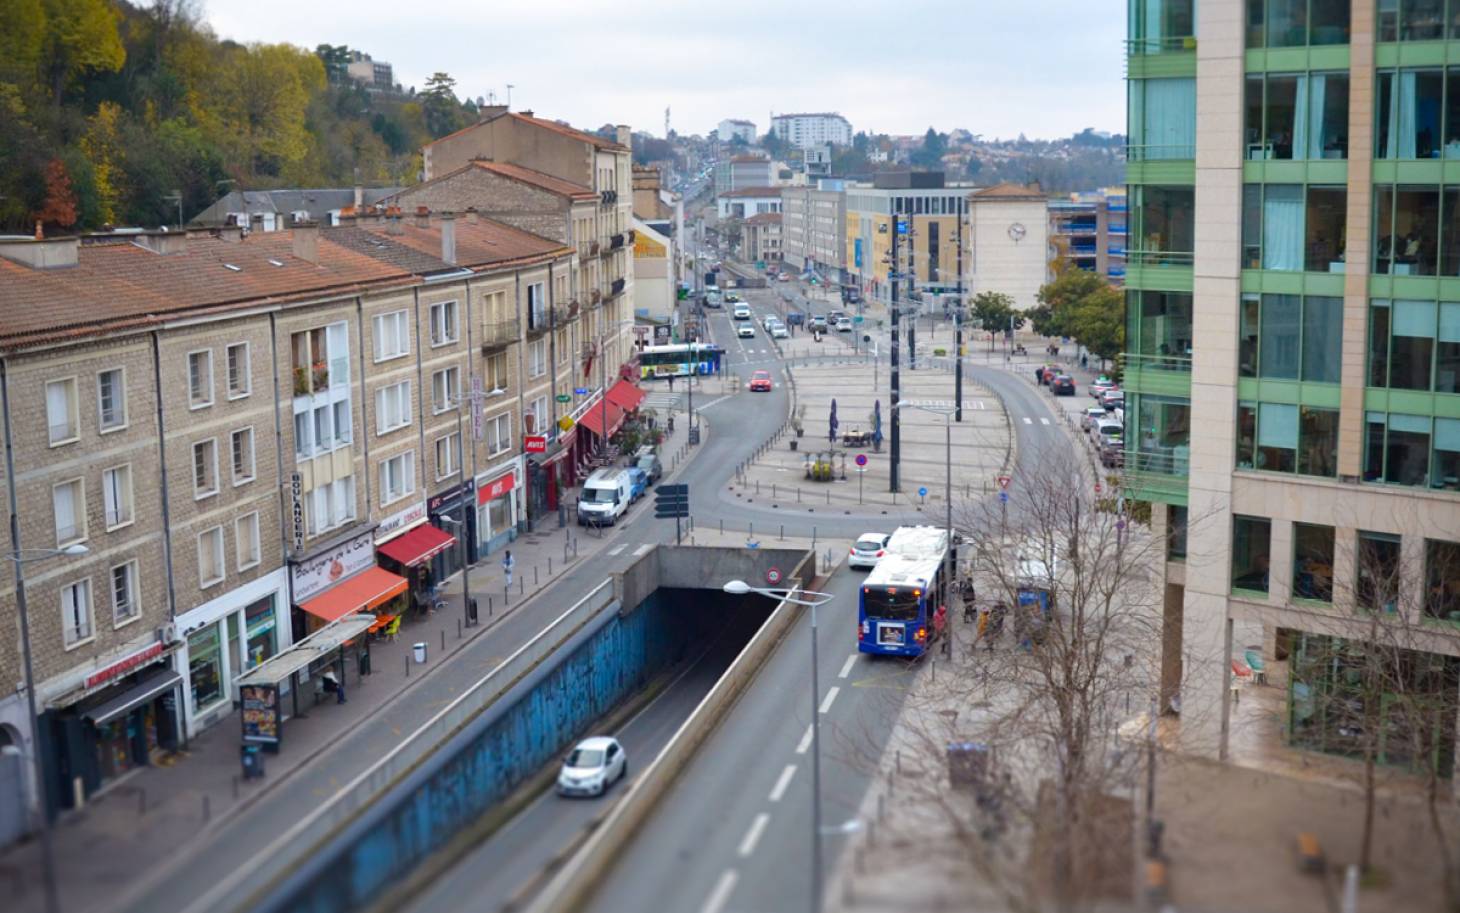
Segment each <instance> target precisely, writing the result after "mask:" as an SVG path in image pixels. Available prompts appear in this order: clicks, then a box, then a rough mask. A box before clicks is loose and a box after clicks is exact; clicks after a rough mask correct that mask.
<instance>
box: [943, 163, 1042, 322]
mask: <svg viewBox="0 0 1460 913" xmlns="http://www.w3.org/2000/svg"><path fill="white" fill-rule="evenodd" d="M967 210H968V216H967V218H968V222H967V224H966V227H965V229H964V232H963V236H964V238H965V239H966V241H965V244H966V245H967V247H966V249H965V252H964V257H963V273H964V288H965V289H967V290H968V294H969V295H970V296H973V295H977V294H978V293H979V292H1003V293H1004V294H1006V295H1009V296H1011V297H1012V298H1013V299H1014V306H1015V307H1017V308H1018V309H1019V310H1021V311H1027V310H1029V309H1030V308H1033V307H1035V306H1036V305H1037V304H1038V303H1039V301H1038V299H1037V298H1036V295H1037V294H1038V292H1039V287H1040V286H1041V285H1043V284H1044V283H1045V281H1046V280H1047V279H1048V273H1049V201H1048V200H1047V199H1046V198H1045V196H1044V194H1042V193H1040V192H1039V190H1038V189H1036V188H1033V187H1023V186H1020V185H1018V184H999V185H997V186H994V187H987V188H984V189H983V190H976V191H974V192H973V193H971V194H969V196H968V206H967Z"/></svg>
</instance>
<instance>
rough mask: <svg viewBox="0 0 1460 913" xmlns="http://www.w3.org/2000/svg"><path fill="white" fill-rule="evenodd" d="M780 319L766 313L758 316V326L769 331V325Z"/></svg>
mask: <svg viewBox="0 0 1460 913" xmlns="http://www.w3.org/2000/svg"><path fill="white" fill-rule="evenodd" d="M780 319H781V318H779V317H777V316H776V315H775V314H774V313H772V312H770V311H767V312H765V313H764V314H762V315H760V325H761V326H763V327H765V328H766V329H767V330H769V329H770V328H771V324H773V323H776V322H777V321H779V320H780Z"/></svg>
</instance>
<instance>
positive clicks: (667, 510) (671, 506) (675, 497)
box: [654, 485, 689, 520]
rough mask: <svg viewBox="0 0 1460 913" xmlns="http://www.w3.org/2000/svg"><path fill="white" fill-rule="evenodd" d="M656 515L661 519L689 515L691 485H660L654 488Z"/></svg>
mask: <svg viewBox="0 0 1460 913" xmlns="http://www.w3.org/2000/svg"><path fill="white" fill-rule="evenodd" d="M654 516H656V517H659V518H661V519H666V520H667V519H673V518H675V517H688V516H689V486H688V485H660V486H659V487H658V488H656V489H655V490H654Z"/></svg>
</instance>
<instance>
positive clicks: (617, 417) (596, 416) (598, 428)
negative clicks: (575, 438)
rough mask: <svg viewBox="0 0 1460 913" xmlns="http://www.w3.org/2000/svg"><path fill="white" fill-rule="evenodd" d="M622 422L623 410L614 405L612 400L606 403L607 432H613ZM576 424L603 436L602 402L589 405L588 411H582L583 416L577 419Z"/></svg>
mask: <svg viewBox="0 0 1460 913" xmlns="http://www.w3.org/2000/svg"><path fill="white" fill-rule="evenodd" d="M623 422H624V410H622V409H620V408H619V407H618V406H615V405H614V404H613V403H612V402H610V403H609V404H608V433H609V434H613V433H614V432H615V431H617V430H618V426H619V425H622V424H623ZM578 425H579V426H580V427H583V428H587V429H588V430H589V431H590V432H592V433H593V434H596V435H598V436H599V437H603V436H604V434H603V406H602V404H598V405H594V406H591V407H589V409H588V411H587V412H585V413H583V417H582V418H580V419H578Z"/></svg>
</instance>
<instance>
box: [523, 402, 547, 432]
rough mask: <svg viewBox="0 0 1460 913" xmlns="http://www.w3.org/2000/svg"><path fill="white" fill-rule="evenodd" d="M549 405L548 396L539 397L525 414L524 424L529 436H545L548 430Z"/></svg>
mask: <svg viewBox="0 0 1460 913" xmlns="http://www.w3.org/2000/svg"><path fill="white" fill-rule="evenodd" d="M547 410H548V404H547V397H546V396H539V397H538V398H537V399H535V400H533V401H532V403H531V404H530V405H529V406H528V407H527V412H526V413H524V414H523V417H522V418H523V424H524V426H525V427H526V430H527V433H528V434H545V433H547V430H548V411H547Z"/></svg>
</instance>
